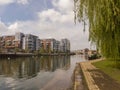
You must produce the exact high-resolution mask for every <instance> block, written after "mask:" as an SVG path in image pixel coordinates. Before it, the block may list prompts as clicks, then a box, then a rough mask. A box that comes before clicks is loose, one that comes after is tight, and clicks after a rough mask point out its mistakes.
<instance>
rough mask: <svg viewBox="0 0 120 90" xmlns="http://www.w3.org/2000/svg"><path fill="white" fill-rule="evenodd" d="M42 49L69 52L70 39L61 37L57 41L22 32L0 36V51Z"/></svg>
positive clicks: (48, 51) (49, 51)
mask: <svg viewBox="0 0 120 90" xmlns="http://www.w3.org/2000/svg"><path fill="white" fill-rule="evenodd" d="M41 49H43V50H44V52H47V53H51V52H54V53H57V52H70V41H69V40H68V39H62V40H61V41H58V40H56V39H54V38H50V39H39V38H38V36H35V35H32V34H24V33H21V32H17V33H15V35H8V36H1V37H0V51H3V50H7V51H13V52H15V51H16V50H18V51H24V50H25V51H28V52H33V51H36V50H41Z"/></svg>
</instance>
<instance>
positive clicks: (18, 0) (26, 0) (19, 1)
mask: <svg viewBox="0 0 120 90" xmlns="http://www.w3.org/2000/svg"><path fill="white" fill-rule="evenodd" d="M17 3H19V4H23V5H25V4H28V0H17Z"/></svg>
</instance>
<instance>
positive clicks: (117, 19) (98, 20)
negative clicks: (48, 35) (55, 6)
mask: <svg viewBox="0 0 120 90" xmlns="http://www.w3.org/2000/svg"><path fill="white" fill-rule="evenodd" d="M74 4H75V20H78V21H84V19H85V18H87V19H88V20H89V38H90V41H92V42H94V43H95V44H96V46H97V47H98V48H99V50H100V51H101V53H102V55H103V56H105V57H106V58H114V59H116V58H120V0H74Z"/></svg>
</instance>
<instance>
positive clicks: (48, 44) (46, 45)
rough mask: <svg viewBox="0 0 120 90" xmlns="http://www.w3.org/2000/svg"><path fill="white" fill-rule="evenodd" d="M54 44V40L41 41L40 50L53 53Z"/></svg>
mask: <svg viewBox="0 0 120 90" xmlns="http://www.w3.org/2000/svg"><path fill="white" fill-rule="evenodd" d="M55 42H56V40H55V39H42V40H41V48H43V49H44V50H45V51H46V52H54V51H55V49H56V48H55Z"/></svg>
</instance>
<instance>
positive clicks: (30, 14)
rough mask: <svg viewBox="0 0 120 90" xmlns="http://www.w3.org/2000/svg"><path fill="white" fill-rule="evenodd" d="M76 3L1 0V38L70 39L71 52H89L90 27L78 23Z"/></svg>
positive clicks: (67, 1)
mask: <svg viewBox="0 0 120 90" xmlns="http://www.w3.org/2000/svg"><path fill="white" fill-rule="evenodd" d="M73 8H74V6H73V0H0V18H1V21H0V35H8V34H14V33H15V32H23V33H31V34H34V35H37V36H39V38H41V39H43V38H55V39H57V40H60V39H62V38H68V39H69V40H70V42H71V50H75V49H84V48H86V47H87V48H89V47H90V45H89V42H88V34H89V33H88V25H86V32H83V23H78V24H76V25H75V23H74V13H73Z"/></svg>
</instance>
